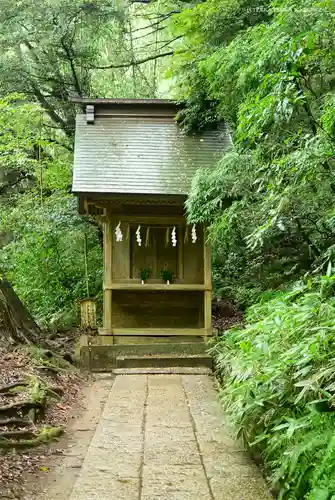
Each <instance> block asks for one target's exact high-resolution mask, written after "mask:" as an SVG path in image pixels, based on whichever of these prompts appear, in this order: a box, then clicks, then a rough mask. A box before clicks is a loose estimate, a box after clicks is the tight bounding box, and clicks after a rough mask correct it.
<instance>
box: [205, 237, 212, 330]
mask: <svg viewBox="0 0 335 500" xmlns="http://www.w3.org/2000/svg"><path fill="white" fill-rule="evenodd" d="M206 239H207V235H206V228H205V227H204V284H205V287H206V291H205V293H204V327H205V330H206V332H207V335H211V334H212V291H211V290H212V249H211V247H210V245H209V244H208V243H207V241H206Z"/></svg>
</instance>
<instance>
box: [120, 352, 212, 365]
mask: <svg viewBox="0 0 335 500" xmlns="http://www.w3.org/2000/svg"><path fill="white" fill-rule="evenodd" d="M212 365H213V361H212V358H211V356H208V355H206V354H194V355H188V356H180V355H174V354H161V355H153V356H118V357H117V358H116V368H164V367H168V368H170V367H191V368H193V367H206V368H212Z"/></svg>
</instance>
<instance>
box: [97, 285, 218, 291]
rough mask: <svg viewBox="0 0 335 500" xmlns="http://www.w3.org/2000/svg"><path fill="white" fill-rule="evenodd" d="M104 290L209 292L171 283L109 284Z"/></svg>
mask: <svg viewBox="0 0 335 500" xmlns="http://www.w3.org/2000/svg"><path fill="white" fill-rule="evenodd" d="M104 290H136V291H137V290H138V291H139V292H147V291H150V290H162V291H165V292H173V291H176V290H179V291H195V292H196V291H200V292H201V291H205V290H208V291H211V289H210V287H209V288H208V289H207V288H206V285H200V284H183V283H171V285H166V284H164V283H145V284H144V285H141V283H111V284H109V285H104Z"/></svg>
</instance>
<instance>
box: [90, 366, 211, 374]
mask: <svg viewBox="0 0 335 500" xmlns="http://www.w3.org/2000/svg"><path fill="white" fill-rule="evenodd" d="M211 374H212V370H211V368H206V367H202V366H198V367H193V368H192V367H190V366H184V367H182V366H170V367H165V368H115V370H113V375H211ZM97 376H98V375H97ZM105 376H106V375H105Z"/></svg>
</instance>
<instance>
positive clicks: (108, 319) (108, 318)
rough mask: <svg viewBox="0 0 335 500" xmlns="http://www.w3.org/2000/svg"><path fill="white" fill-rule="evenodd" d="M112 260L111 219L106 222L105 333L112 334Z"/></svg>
mask: <svg viewBox="0 0 335 500" xmlns="http://www.w3.org/2000/svg"><path fill="white" fill-rule="evenodd" d="M112 258H113V228H112V221H111V219H109V218H108V219H106V221H105V222H104V326H103V329H104V332H105V333H107V334H110V335H111V334H112V290H111V288H110V287H111V285H112V269H113V266H112Z"/></svg>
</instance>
